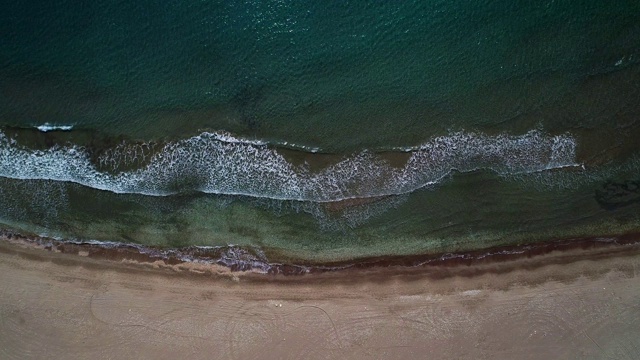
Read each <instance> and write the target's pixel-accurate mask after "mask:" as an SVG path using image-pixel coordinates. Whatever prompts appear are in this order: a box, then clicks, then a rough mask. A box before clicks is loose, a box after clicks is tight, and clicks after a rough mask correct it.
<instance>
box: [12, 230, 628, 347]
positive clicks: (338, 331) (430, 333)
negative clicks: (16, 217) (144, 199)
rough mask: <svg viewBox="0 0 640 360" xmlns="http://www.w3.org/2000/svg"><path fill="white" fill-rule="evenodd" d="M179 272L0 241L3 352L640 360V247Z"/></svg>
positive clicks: (185, 270)
mask: <svg viewBox="0 0 640 360" xmlns="http://www.w3.org/2000/svg"><path fill="white" fill-rule="evenodd" d="M181 266H182V270H180V269H178V267H176V266H160V264H155V266H154V265H150V264H147V265H143V264H136V263H131V262H116V261H108V260H104V259H94V258H88V257H83V256H79V255H71V254H61V253H55V252H48V251H44V250H40V249H34V248H28V247H22V246H18V245H16V244H9V243H8V242H5V241H0V273H1V274H2V275H1V276H0V358H1V359H27V358H42V359H147V358H149V359H182V358H189V359H422V358H424V359H574V358H575V359H639V358H640V276H638V275H639V274H638V271H640V249H639V248H638V247H637V246H628V247H626V248H625V249H623V250H620V249H617V250H616V251H615V252H607V251H605V250H602V249H599V250H597V251H596V250H593V251H590V252H589V251H584V253H577V252H575V253H573V254H566V253H553V254H547V255H544V256H539V257H534V258H531V259H522V260H518V261H515V262H512V263H509V264H503V265H495V264H494V265H491V266H489V267H487V268H484V269H476V270H477V271H475V275H473V276H469V274H470V273H471V272H470V270H472V269H470V268H469V267H464V268H461V269H457V268H455V267H453V268H446V269H444V268H443V269H429V270H419V269H415V270H410V271H409V270H401V269H378V270H367V271H351V272H349V271H346V272H340V273H334V274H318V275H311V276H294V277H284V276H268V275H256V274H249V275H238V274H229V273H225V272H224V271H222V274H217V275H212V274H211V273H210V271H208V270H207V269H205V268H204V267H199V266H197V265H194V266H192V267H191V268H189V267H188V266H184V265H181ZM218 270H220V269H218ZM218 270H216V271H218ZM202 272H204V273H202ZM214 272H215V271H214ZM461 274H465V276H461Z"/></svg>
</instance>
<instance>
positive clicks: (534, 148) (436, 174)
mask: <svg viewBox="0 0 640 360" xmlns="http://www.w3.org/2000/svg"><path fill="white" fill-rule="evenodd" d="M575 149H576V141H575V139H574V138H573V137H571V136H570V135H558V136H548V135H546V134H544V133H542V132H541V131H538V130H534V131H530V132H528V133H526V134H524V135H519V136H512V135H504V134H503V135H497V136H488V135H484V134H478V133H467V132H456V133H451V134H449V135H446V136H440V137H436V138H434V139H432V140H431V141H429V142H427V143H425V144H423V145H422V146H420V148H419V149H417V150H414V151H412V152H411V156H410V157H409V160H408V161H407V163H406V165H405V166H404V167H402V168H394V167H391V166H390V165H389V164H388V163H387V162H386V161H384V160H383V159H382V158H380V157H379V156H377V155H376V154H373V153H371V152H368V151H363V152H361V153H358V154H355V155H353V156H350V157H346V158H344V159H343V160H342V161H340V162H338V163H336V164H333V165H331V166H329V167H327V168H325V169H324V170H322V171H320V172H318V173H311V172H309V170H308V169H306V168H305V167H302V166H295V165H293V164H291V163H289V162H288V161H287V160H286V159H285V158H284V157H283V156H282V155H280V154H279V153H278V152H277V150H275V149H272V148H269V147H267V146H265V145H264V143H261V142H252V141H244V140H241V139H236V138H234V137H231V136H230V135H228V134H226V133H202V134H200V135H198V136H194V137H191V138H188V139H184V140H181V141H177V142H173V143H168V144H166V145H165V146H164V147H163V148H162V149H160V150H159V151H158V150H157V149H156V150H154V151H152V147H151V146H149V145H148V144H136V145H129V144H122V145H120V146H117V147H115V148H113V149H111V150H109V151H106V152H105V153H104V154H103V155H102V156H101V157H100V158H99V159H98V161H99V164H100V165H101V166H100V167H99V168H105V167H109V166H111V165H112V167H111V168H112V169H119V167H118V164H122V163H123V162H132V163H134V164H145V165H143V166H141V167H139V168H137V169H135V170H130V171H121V172H118V173H113V172H107V171H100V170H98V167H96V166H95V165H94V164H93V163H92V162H91V161H90V157H89V154H88V152H87V151H86V150H85V149H83V148H81V147H77V146H56V147H53V148H51V149H48V150H30V149H27V148H24V147H21V146H19V145H17V144H16V143H15V142H14V141H12V139H9V138H8V137H7V136H6V135H4V134H2V133H1V132H0V176H4V177H8V178H15V179H48V180H57V181H70V182H75V183H79V184H82V185H85V186H89V187H93V188H96V189H101V190H108V191H112V192H116V193H140V194H147V195H168V194H172V193H176V192H179V191H182V190H187V189H189V190H198V191H202V192H206V193H215V194H227V195H246V196H253V197H264V198H272V199H280V200H302V201H315V202H327V201H337V200H344V199H350V198H358V197H374V196H385V195H399V194H405V193H410V192H412V191H415V190H416V189H419V188H421V187H424V186H427V185H429V184H434V183H437V182H439V181H440V180H441V179H442V178H444V177H446V176H448V175H449V174H450V173H451V172H452V171H453V170H457V171H461V172H466V171H473V170H476V169H481V168H482V169H489V170H493V171H495V172H497V173H500V174H526V173H532V172H539V171H546V170H549V169H557V168H562V167H567V166H579V164H576V162H575ZM184 183H188V184H189V185H188V186H189V187H188V188H185V187H181V186H180V185H179V184H184Z"/></svg>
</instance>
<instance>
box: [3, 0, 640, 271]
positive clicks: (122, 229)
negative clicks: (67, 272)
mask: <svg viewBox="0 0 640 360" xmlns="http://www.w3.org/2000/svg"><path fill="white" fill-rule="evenodd" d="M14 5H15V6H14ZM14 5H12V7H11V11H4V12H2V15H0V31H1V32H2V34H3V36H2V37H0V64H2V66H0V79H2V80H0V93H2V97H0V199H1V200H0V223H2V224H4V226H5V227H11V228H17V229H20V230H23V231H31V232H36V233H42V234H49V235H52V236H58V237H63V238H71V239H81V240H89V239H91V240H101V241H121V242H133V243H141V244H147V245H157V246H169V247H179V246H186V245H227V244H237V245H245V246H255V247H259V248H262V249H264V250H265V251H266V252H267V254H268V255H269V256H271V257H272V258H274V259H291V258H294V259H296V258H297V259H300V258H303V259H312V260H317V261H331V260H337V259H349V258H354V257H361V256H375V255H387V254H394V255H397V254H414V253H424V252H449V251H457V250H464V249H475V248H482V247H488V246H494V245H502V244H521V243H526V242H532V241H540V240H545V239H555V238H559V237H580V236H594V235H603V236H604V235H615V234H620V233H624V232H629V231H637V230H638V228H639V225H638V221H639V220H640V219H639V217H640V215H639V214H640V211H639V210H640V190H638V184H639V182H640V161H639V160H638V159H639V158H640V147H639V146H638V145H637V139H639V138H640V124H639V122H638V119H639V115H640V105H639V104H638V101H637V100H638V98H640V86H638V84H640V64H639V63H640V50H639V49H640V15H639V14H640V5H638V4H637V3H636V2H631V1H629V2H616V3H615V4H613V3H612V4H609V3H601V2H581V3H576V2H569V1H554V2H547V3H535V4H534V3H529V2H520V1H516V2H513V1H509V2H506V1H499V2H474V3H473V4H471V3H467V2H450V1H449V2H437V1H434V2H404V3H402V4H389V3H386V2H356V3H342V2H341V3H336V4H326V3H323V4H322V5H320V4H316V3H314V2H288V1H267V2H244V3H235V2H228V3H227V2H206V3H204V2H200V3H193V2H165V3H163V4H161V5H158V4H151V3H149V4H146V3H141V2H135V3H126V2H125V3H123V2H102V3H100V4H85V3H80V2H74V1H65V2H58V3H55V4H50V3H42V4H37V3H33V2H32V3H28V4H26V3H25V4H14Z"/></svg>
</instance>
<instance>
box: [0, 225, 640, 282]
mask: <svg viewBox="0 0 640 360" xmlns="http://www.w3.org/2000/svg"><path fill="white" fill-rule="evenodd" d="M16 248H23V249H24V248H26V249H33V250H36V251H37V252H42V253H43V254H42V255H41V256H43V257H45V256H46V255H45V254H44V253H46V252H50V253H60V254H64V255H67V256H69V255H71V256H70V257H67V259H72V258H88V259H95V260H97V261H106V262H107V263H110V264H118V263H129V264H136V265H138V266H145V265H146V266H152V267H155V268H171V269H174V270H176V269H177V270H178V271H180V270H187V272H190V273H199V274H208V275H215V274H226V275H232V276H233V277H237V276H242V277H243V278H247V279H253V280H258V281H261V279H262V280H268V281H272V280H274V279H281V280H284V279H286V281H296V280H297V279H304V281H308V280H310V279H313V278H319V279H320V278H334V279H342V278H348V277H353V276H356V277H359V276H361V275H368V274H378V275H380V274H404V275H407V276H411V275H413V274H417V275H419V276H426V277H429V278H431V279H438V278H447V277H453V276H462V277H474V276H478V275H482V274H485V273H507V272H510V271H514V270H518V269H527V270H534V269H536V268H540V267H544V266H547V265H562V264H570V263H572V262H576V261H583V260H587V261H588V260H597V259H602V258H611V257H628V256H635V255H639V254H640V233H636V232H633V233H627V234H623V235H618V236H610V237H604V236H594V237H583V238H569V239H557V240H550V241H545V242H536V243H529V244H525V245H508V246H499V247H492V248H486V249H481V250H472V251H466V252H455V253H444V254H421V255H396V256H380V257H365V258H359V259H354V260H349V261H338V262H327V263H319V264H318V263H316V264H312V263H304V262H298V263H296V262H295V261H293V262H291V263H274V262H269V261H268V260H267V259H266V257H265V256H264V254H262V251H261V250H259V249H256V248H247V247H238V246H227V247H195V246H193V247H187V248H181V249H162V248H156V247H145V246H141V245H137V244H124V243H115V242H112V243H100V242H77V241H65V240H57V239H53V238H48V237H42V236H38V235H24V234H20V233H17V232H14V231H11V230H0V251H2V252H15V249H16ZM11 249H14V250H11ZM305 275H309V276H305Z"/></svg>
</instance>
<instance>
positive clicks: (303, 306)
mask: <svg viewBox="0 0 640 360" xmlns="http://www.w3.org/2000/svg"><path fill="white" fill-rule="evenodd" d="M303 308H312V309H318V310H320V311H322V312H323V313H324V314H325V315H326V316H327V319H329V322H331V327H332V328H333V333H334V334H335V336H336V339H337V340H338V349H343V348H344V344H343V343H342V339H341V338H340V334H339V333H338V328H337V327H336V323H335V322H334V321H333V319H332V318H331V316H330V315H329V313H328V312H327V311H326V310H325V309H323V308H321V307H320V306H317V305H301V306H298V307H297V308H295V309H294V310H299V309H303Z"/></svg>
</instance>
